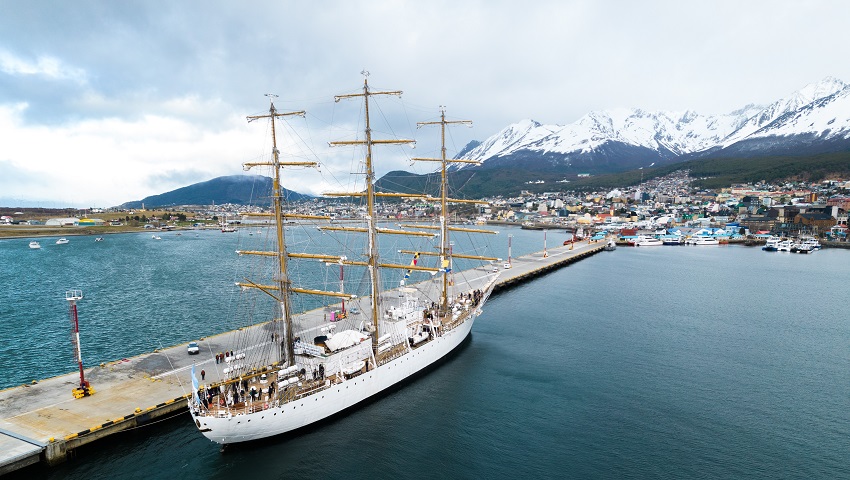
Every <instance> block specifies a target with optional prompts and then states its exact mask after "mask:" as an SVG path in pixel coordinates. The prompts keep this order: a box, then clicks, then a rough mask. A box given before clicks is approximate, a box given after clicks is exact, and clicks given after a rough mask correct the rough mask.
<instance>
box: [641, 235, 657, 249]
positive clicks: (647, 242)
mask: <svg viewBox="0 0 850 480" xmlns="http://www.w3.org/2000/svg"><path fill="white" fill-rule="evenodd" d="M661 245H664V242H662V241H661V239H659V238H655V237H650V236H648V235H638V236H637V238H635V246H636V247H658V246H661Z"/></svg>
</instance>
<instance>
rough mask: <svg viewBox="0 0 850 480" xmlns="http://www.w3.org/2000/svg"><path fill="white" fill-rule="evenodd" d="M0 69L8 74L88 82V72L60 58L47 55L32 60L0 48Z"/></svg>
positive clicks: (78, 82)
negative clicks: (66, 63)
mask: <svg viewBox="0 0 850 480" xmlns="http://www.w3.org/2000/svg"><path fill="white" fill-rule="evenodd" d="M0 71H2V72H3V73H6V74H8V75H20V76H29V75H32V76H41V77H46V78H49V79H54V80H70V81H73V82H75V83H77V84H81V85H82V84H85V83H86V72H85V71H84V70H83V69H80V68H75V67H71V66H68V65H65V64H64V63H63V62H62V61H61V60H60V59H58V58H56V57H52V56H47V55H45V56H39V57H38V58H36V59H35V60H34V61H32V60H26V59H23V58H21V57H18V56H15V55H13V54H12V53H11V52H8V51H5V50H0Z"/></svg>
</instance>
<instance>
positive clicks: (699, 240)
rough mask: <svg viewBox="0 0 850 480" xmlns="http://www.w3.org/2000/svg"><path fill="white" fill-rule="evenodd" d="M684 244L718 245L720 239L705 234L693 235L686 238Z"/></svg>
mask: <svg viewBox="0 0 850 480" xmlns="http://www.w3.org/2000/svg"><path fill="white" fill-rule="evenodd" d="M685 245H720V241H719V240H717V239H716V238H714V237H709V236H706V235H695V236H693V237H691V238H689V239H687V240H686V241H685Z"/></svg>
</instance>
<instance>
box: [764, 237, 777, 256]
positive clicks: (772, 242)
mask: <svg viewBox="0 0 850 480" xmlns="http://www.w3.org/2000/svg"><path fill="white" fill-rule="evenodd" d="M781 241H782V239H781V238H779V237H775V236H774V237H770V238H768V239H767V241H766V242H765V244H764V246H763V247H761V249H762V250H764V251H765V252H776V251H778V250H779V242H781Z"/></svg>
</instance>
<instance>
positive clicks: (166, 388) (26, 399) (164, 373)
mask: <svg viewBox="0 0 850 480" xmlns="http://www.w3.org/2000/svg"><path fill="white" fill-rule="evenodd" d="M604 245H605V243H604V242H599V243H588V242H579V243H576V244H575V245H568V246H558V247H555V248H551V249H547V250H546V251H545V252H537V253H533V254H529V255H524V256H521V257H517V258H513V259H511V268H508V269H504V268H503V267H502V265H501V264H500V265H498V266H497V268H498V269H499V270H500V275H499V279H498V280H497V285H496V287H495V289H494V294H496V293H498V292H499V291H503V290H505V289H509V288H511V287H513V286H515V285H519V284H521V283H524V282H527V281H529V280H531V279H533V278H534V277H537V276H540V275H543V274H546V273H547V272H550V271H552V270H555V269H558V268H562V267H564V266H566V265H569V264H571V263H574V262H576V261H579V260H581V259H583V258H586V257H588V256H591V255H594V254H596V253H598V252H600V251H602V249H603V246H604ZM487 268H492V267H490V266H488V267H487ZM478 270H482V275H480V276H477V277H478V279H477V280H476V279H473V280H470V281H469V284H468V285H458V286H457V287H460V289H461V290H463V289H475V288H478V285H477V284H476V281H483V280H481V279H483V278H484V277H485V275H483V273H484V272H485V271H484V269H481V268H479V269H478ZM490 278H492V277H490ZM429 283H434V282H433V281H427V282H423V284H429ZM434 284H435V283H434ZM418 285H419V284H418ZM435 285H436V284H435ZM421 288H428V287H427V286H425V287H421ZM325 313H326V312H325V309H324V308H321V309H316V310H312V311H310V312H305V313H303V314H301V315H299V317H300V318H299V321H306V322H314V323H315V325H316V326H317V329H318V327H319V326H320V325H321V324H323V323H324V322H325V321H326V320H325ZM365 313H366V312H364V314H365ZM246 328H249V329H258V331H257V332H256V333H257V338H265V339H267V340H265V341H266V342H271V341H272V340H270V339H268V338H269V337H268V335H267V333H265V331H266V330H264V329H267V328H268V327H267V324H260V325H254V326H251V327H246ZM240 330H242V329H240ZM240 330H236V331H230V332H224V333H221V334H218V335H214V336H210V337H206V338H202V339H201V340H200V342H199V344H200V347H201V352H200V354H198V355H191V356H190V355H187V352H186V345H185V344H181V345H177V346H173V347H169V348H165V349H160V350H155V351H154V352H151V353H145V354H142V355H138V356H135V357H131V358H125V359H119V360H115V361H113V362H109V363H104V364H101V365H98V366H93V367H88V368H86V370H85V373H86V379H87V380H88V381H90V382H91V384H92V386H93V387H94V389H95V394H94V395H91V396H86V397H83V398H80V399H75V398H74V396H73V395H72V393H71V391H72V390H73V389H74V388H75V387H76V386H78V385H79V375H78V374H77V373H68V374H65V375H61V376H57V377H53V378H48V379H44V380H40V381H37V382H33V383H32V384H27V385H21V386H17V387H12V388H8V389H6V390H2V391H0V412H2V414H0V416H2V418H0V475H3V474H5V473H9V472H12V471H15V470H18V469H21V468H24V467H26V466H28V465H32V464H35V463H39V462H44V463H46V464H48V465H55V464H58V463H61V462H63V461H65V460H66V459H67V458H68V457H69V455H73V452H74V450H75V449H77V448H79V447H81V446H83V445H86V444H89V443H92V442H95V441H97V440H100V439H103V438H105V437H108V436H110V435H112V434H115V433H118V432H121V431H125V430H130V429H134V428H138V427H141V426H143V425H145V424H147V423H150V422H153V421H155V420H157V419H164V418H167V417H170V416H173V415H178V414H180V413H182V412H183V411H185V410H186V408H187V402H186V400H187V398H188V397H189V396H190V395H191V390H192V386H191V381H190V377H191V375H190V371H191V368H192V366H193V365H194V366H195V371H196V376H197V377H198V379H199V380H200V379H201V375H200V371H201V370H202V369H203V370H205V373H206V379H205V380H204V381H203V382H202V383H207V384H213V383H215V382H218V381H221V380H223V378H222V376H221V374H220V371H221V369H220V368H218V367H219V365H217V364H216V361H215V354H216V353H218V352H220V351H224V350H226V349H228V348H229V347H228V346H229V345H233V344H235V343H236V341H237V336H239V335H243V333H244V332H242V331H240ZM188 340H191V339H187V341H188ZM258 346H261V345H256V347H258ZM251 348H254V347H251Z"/></svg>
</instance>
